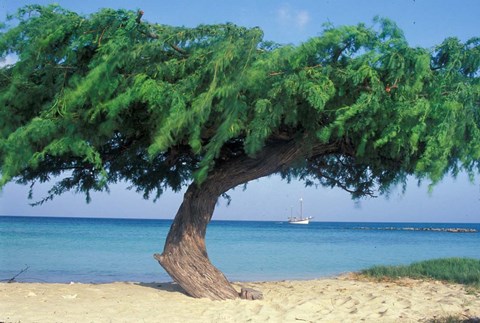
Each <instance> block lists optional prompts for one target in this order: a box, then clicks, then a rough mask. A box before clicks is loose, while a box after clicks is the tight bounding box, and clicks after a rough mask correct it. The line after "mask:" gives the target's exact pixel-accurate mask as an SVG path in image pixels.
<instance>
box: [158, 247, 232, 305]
mask: <svg viewBox="0 0 480 323" xmlns="http://www.w3.org/2000/svg"><path fill="white" fill-rule="evenodd" d="M183 250H185V248H183ZM190 251H191V250H190ZM153 257H154V258H155V259H156V260H157V261H158V262H159V263H160V265H161V266H162V267H163V268H164V269H165V270H166V271H167V273H168V274H169V275H170V276H171V277H172V278H173V279H174V280H175V281H176V282H177V283H178V284H179V285H180V286H181V287H182V288H183V289H184V290H185V292H187V294H188V295H190V296H192V297H196V298H209V299H211V300H225V299H236V298H238V297H239V296H240V295H239V293H238V292H237V291H236V290H235V289H234V288H233V286H232V285H231V284H230V282H229V281H228V280H227V278H226V277H225V275H223V273H222V272H221V271H220V270H218V269H217V268H216V267H215V266H213V265H212V264H211V263H210V261H209V260H208V258H206V257H204V256H202V257H198V256H192V255H189V256H184V257H181V256H180V257H179V256H178V254H177V255H176V256H174V255H173V254H168V255H166V254H165V253H163V254H161V255H160V254H155V255H154V256H153Z"/></svg>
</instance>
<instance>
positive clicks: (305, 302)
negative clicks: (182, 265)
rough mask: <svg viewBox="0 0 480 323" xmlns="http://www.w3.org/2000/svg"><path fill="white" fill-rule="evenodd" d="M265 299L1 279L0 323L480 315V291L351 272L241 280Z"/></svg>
mask: <svg viewBox="0 0 480 323" xmlns="http://www.w3.org/2000/svg"><path fill="white" fill-rule="evenodd" d="M240 286H243V287H251V288H254V289H258V290H262V291H263V293H264V299H263V300H257V301H247V300H240V299H238V300H228V301H210V300H207V299H194V298H191V297H189V296H187V295H185V294H183V293H182V292H181V290H180V288H179V287H178V285H176V284H172V283H164V284H159V283H154V284H143V283H109V284H77V283H75V284H46V283H11V284H7V283H1V284H0V322H9V323H10V322H49V323H51V322H82V323H84V322H182V323H185V322H296V323H301V322H418V321H425V320H429V319H432V318H435V317H437V318H438V317H445V316H449V315H460V316H463V315H465V316H468V317H480V295H479V294H478V293H475V292H472V291H468V290H466V289H465V288H464V287H463V286H461V285H455V284H446V283H442V282H438V281H419V280H409V279H407V280H405V279H404V280H400V281H395V282H373V281H368V280H362V279H359V278H358V277H356V276H354V275H347V276H342V277H338V278H331V279H319V280H309V281H281V282H262V283H240V284H235V287H236V288H238V290H240Z"/></svg>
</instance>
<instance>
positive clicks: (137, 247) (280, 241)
mask: <svg viewBox="0 0 480 323" xmlns="http://www.w3.org/2000/svg"><path fill="white" fill-rule="evenodd" d="M170 223H171V221H167V220H133V219H86V218H44V217H0V280H3V279H8V278H11V277H12V276H14V275H15V274H16V273H18V272H19V271H20V270H21V269H23V268H25V267H26V266H29V269H28V270H27V271H26V272H25V273H23V274H22V275H20V276H19V277H18V278H17V281H40V282H43V281H45V282H70V281H75V282H112V281H142V282H152V281H169V280H170V278H169V276H168V275H167V274H166V273H165V271H164V270H163V269H162V268H161V267H160V265H159V264H158V263H157V262H156V261H155V260H154V259H153V257H152V255H153V254H154V253H156V252H161V251H162V249H163V244H164V241H165V238H166V235H167V233H168V229H169V227H170ZM425 227H428V228H456V227H461V228H471V229H476V230H479V231H480V224H432V223H428V224H425V223H415V224H412V223H393V224H392V223H332V222H311V223H310V224H309V225H291V224H288V223H286V222H255V221H213V222H212V223H211V224H210V225H209V228H208V232H207V239H206V240H207V249H208V253H209V257H210V259H211V261H212V262H213V263H214V264H215V265H216V266H217V267H218V268H219V269H221V270H222V271H223V272H224V273H225V274H226V275H227V277H228V278H229V279H230V280H234V281H238V280H251V281H253V280H281V279H309V278H319V277H325V276H332V275H338V274H341V273H344V272H349V271H357V270H360V269H363V268H367V267H370V266H372V265H378V264H386V265H393V264H395V265H396V264H408V263H411V262H413V261H418V260H425V259H433V258H442V257H471V258H477V259H480V233H450V232H434V231H412V230H391V229H392V228H398V229H402V228H425Z"/></svg>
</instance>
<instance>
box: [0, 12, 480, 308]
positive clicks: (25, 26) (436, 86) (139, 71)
mask: <svg viewBox="0 0 480 323" xmlns="http://www.w3.org/2000/svg"><path fill="white" fill-rule="evenodd" d="M142 18H143V12H142V11H141V10H139V11H129V10H113V9H102V10H100V11H98V12H96V13H93V14H90V15H80V14H78V13H75V12H72V11H69V10H66V9H63V8H61V7H60V6H58V5H49V6H39V5H28V6H25V7H23V8H21V9H20V10H18V12H17V13H15V14H13V15H11V16H9V17H8V18H7V20H6V21H5V22H2V23H1V24H0V26H1V28H2V29H0V58H2V59H3V58H6V57H7V56H9V55H10V56H9V57H15V61H14V62H12V63H8V64H6V63H5V64H3V65H2V66H1V67H0V187H3V186H5V185H6V184H7V183H9V182H12V181H13V182H16V183H20V184H28V185H30V187H31V188H32V189H33V188H34V187H35V184H36V183H51V184H52V186H51V189H50V191H49V193H48V194H47V195H46V196H45V198H43V199H41V200H39V201H37V202H36V203H34V204H42V203H44V202H46V201H48V200H51V199H53V198H54V197H55V196H57V195H60V194H63V193H65V192H67V191H74V192H77V193H83V194H85V196H86V199H87V202H88V201H89V200H90V199H91V195H90V193H91V192H95V191H108V189H109V185H112V184H115V183H118V182H123V181H126V182H128V183H130V185H131V188H132V189H134V190H136V191H137V192H140V193H142V194H143V196H144V197H145V198H153V199H154V200H155V199H157V198H158V197H160V196H161V194H162V193H163V192H164V191H165V190H166V189H171V190H173V191H180V190H181V189H182V188H184V187H188V189H187V190H186V193H185V195H184V200H183V203H182V204H181V206H180V208H179V210H178V213H177V214H176V216H175V219H174V221H173V224H172V226H171V230H170V232H169V234H168V236H167V238H166V242H165V247H164V250H163V252H162V253H161V254H156V255H155V256H154V257H155V259H156V260H158V261H159V262H160V264H161V265H162V266H163V268H165V270H166V271H167V272H168V273H169V274H170V275H171V276H172V278H173V279H174V280H175V281H177V282H178V283H179V284H180V285H181V286H182V287H183V288H184V290H185V291H186V292H187V293H188V294H189V295H192V296H194V297H208V298H211V299H229V298H235V297H238V295H239V293H238V292H237V291H236V290H235V289H234V288H233V287H232V286H231V285H230V283H229V281H228V280H227V278H226V277H225V276H224V275H223V274H222V273H221V271H219V270H218V269H217V268H215V267H214V266H213V265H212V264H211V263H210V260H209V259H208V255H207V250H206V245H205V233H206V230H207V225H208V223H209V222H210V220H211V217H212V215H213V211H214V208H215V205H216V203H217V200H218V198H219V197H221V196H225V194H226V193H227V192H228V191H229V190H230V189H232V188H234V187H236V186H238V185H243V184H245V183H247V182H249V181H251V180H254V179H258V178H261V177H265V176H269V175H273V174H278V175H280V176H281V177H282V178H283V179H285V180H286V181H291V180H294V179H295V180H300V181H303V182H304V183H305V184H306V185H319V186H324V187H328V188H333V187H339V188H341V189H343V190H345V191H347V192H348V193H350V194H351V196H352V197H353V198H361V197H369V196H376V195H378V194H388V192H389V189H390V188H391V187H392V186H395V185H402V186H403V187H405V185H406V182H407V178H409V176H414V177H416V178H417V179H418V180H419V181H422V180H428V181H429V183H431V184H432V185H433V184H435V183H438V182H439V181H441V180H442V178H443V177H444V176H450V175H453V176H456V175H457V174H459V173H460V172H462V171H463V172H466V173H467V174H468V175H469V176H470V177H471V178H473V177H474V175H475V174H477V173H478V171H479V168H480V163H479V160H480V111H479V102H480V82H479V67H480V38H473V39H470V40H467V41H465V42H462V41H460V40H459V39H457V38H455V37H451V38H448V39H446V40H445V41H444V42H442V43H441V44H439V45H438V46H435V47H433V48H430V49H426V48H420V47H411V46H409V44H408V42H407V39H406V38H405V36H404V34H403V32H402V31H401V30H400V29H399V28H398V27H397V26H396V25H395V23H394V22H392V21H390V20H388V19H382V18H376V19H375V20H374V22H373V23H372V25H371V26H368V25H366V24H363V23H361V24H358V25H354V26H339V27H334V26H331V25H325V27H324V29H323V31H322V32H321V33H319V35H318V36H317V37H313V38H311V39H309V40H307V41H305V42H304V43H302V44H299V45H282V44H275V43H272V42H270V41H265V40H264V39H263V32H262V30H260V29H259V28H244V27H241V26H237V25H234V24H230V23H226V24H217V25H200V26H197V27H193V28H190V27H176V26H168V25H163V24H159V23H151V22H148V21H144V20H143V19H142ZM9 61H10V62H11V61H12V60H9Z"/></svg>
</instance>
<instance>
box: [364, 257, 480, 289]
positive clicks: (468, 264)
mask: <svg viewBox="0 0 480 323" xmlns="http://www.w3.org/2000/svg"><path fill="white" fill-rule="evenodd" d="M361 274H363V275H365V276H367V277H372V278H377V279H382V278H391V279H397V278H413V279H433V280H441V281H446V282H450V283H456V284H463V285H466V286H469V287H475V288H477V289H480V259H472V258H444V259H433V260H425V261H419V262H415V263H412V264H410V265H405V266H374V267H372V268H369V269H365V270H362V271H361Z"/></svg>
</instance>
